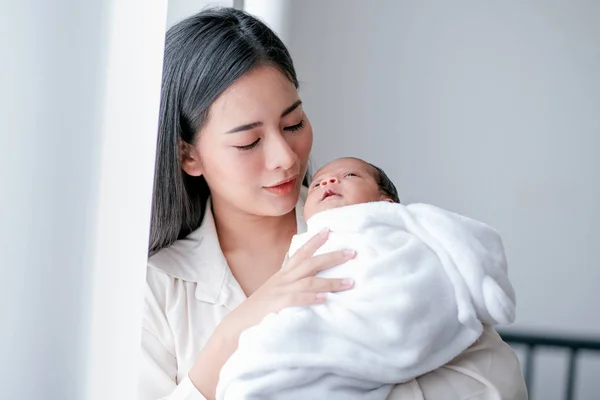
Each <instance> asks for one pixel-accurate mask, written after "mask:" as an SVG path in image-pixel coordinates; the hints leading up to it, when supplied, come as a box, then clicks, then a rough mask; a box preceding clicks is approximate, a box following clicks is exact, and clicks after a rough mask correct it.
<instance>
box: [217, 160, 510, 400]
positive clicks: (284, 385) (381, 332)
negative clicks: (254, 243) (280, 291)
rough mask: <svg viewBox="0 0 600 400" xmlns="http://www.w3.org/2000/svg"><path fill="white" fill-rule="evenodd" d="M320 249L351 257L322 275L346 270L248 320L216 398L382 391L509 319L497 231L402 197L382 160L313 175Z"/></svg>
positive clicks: (310, 207)
mask: <svg viewBox="0 0 600 400" xmlns="http://www.w3.org/2000/svg"><path fill="white" fill-rule="evenodd" d="M304 215H305V218H306V221H307V232H305V233H301V234H298V235H296V236H295V237H294V238H293V240H292V243H291V246H290V251H289V255H290V256H291V255H293V254H294V252H295V251H297V250H298V249H299V248H300V247H301V246H302V245H303V244H304V243H305V242H306V241H307V240H309V239H310V238H311V237H312V236H314V235H315V234H317V233H318V232H319V231H321V230H322V229H325V228H328V229H330V231H331V233H330V235H329V239H328V241H327V242H326V243H325V244H324V245H323V246H322V247H321V248H320V249H319V251H318V252H317V254H321V253H325V252H329V251H333V250H339V249H345V248H351V249H354V250H356V257H355V258H354V259H353V260H350V261H348V262H346V263H344V264H342V265H340V266H337V267H334V268H331V269H329V270H326V271H323V272H321V273H319V276H324V277H332V278H334V277H335V278H347V277H350V278H352V279H354V282H355V284H354V288H353V289H352V290H349V291H345V292H340V293H331V294H329V295H328V300H327V302H326V303H324V304H319V305H316V306H312V307H293V308H287V309H284V310H282V311H280V312H279V313H275V314H271V315H269V316H267V317H265V319H264V320H263V321H262V322H261V323H260V324H258V325H256V326H254V327H252V328H250V329H248V330H246V331H245V332H244V333H243V334H242V335H241V336H240V340H239V346H238V350H237V351H236V352H235V353H234V354H233V355H232V357H231V358H230V359H229V361H228V362H227V363H226V364H225V366H224V367H223V369H222V371H221V376H220V381H219V385H218V387H217V398H218V399H224V400H229V399H231V400H243V399H262V400H265V399H286V400H289V399H292V400H293V399H321V398H327V399H328V400H336V399H340V400H352V399H361V400H371V399H372V400H384V399H386V398H387V396H388V395H389V393H390V391H391V389H392V387H393V385H394V384H398V383H402V382H406V381H409V380H410V379H413V378H415V377H417V376H420V375H422V374H425V373H427V372H429V371H432V370H434V369H436V368H439V367H441V366H443V365H444V364H446V363H447V362H449V361H451V360H452V359H453V358H454V357H456V356H458V355H459V354H460V353H461V352H463V351H464V350H465V349H467V348H468V347H469V346H470V345H471V344H473V343H474V342H475V341H476V340H477V338H478V337H479V336H480V334H481V332H482V329H483V326H482V323H485V324H490V325H497V324H507V323H510V322H512V321H513V320H514V312H515V296H514V291H513V288H512V286H511V284H510V282H509V280H508V275H507V272H506V258H505V255H504V249H503V246H502V242H501V239H500V237H499V236H498V234H497V233H496V231H495V230H493V229H492V228H490V227H488V226H487V225H485V224H482V223H480V222H477V221H474V220H472V219H469V218H466V217H462V216H459V215H457V214H454V213H451V212H448V211H445V210H442V209H439V208H436V207H433V206H430V205H425V204H413V205H408V206H404V205H402V204H400V202H399V199H398V194H397V191H396V188H395V186H394V184H393V183H392V182H391V181H390V180H389V178H388V177H387V175H386V174H385V173H384V172H383V171H382V170H381V169H379V168H377V167H375V166H373V165H371V164H369V163H366V162H364V161H362V160H359V159H355V158H342V159H338V160H335V161H333V162H331V163H329V164H327V165H325V166H324V167H323V168H321V169H320V170H319V171H318V172H317V174H316V175H315V179H314V180H313V182H312V183H311V185H310V187H309V193H308V197H307V199H306V204H305V206H304Z"/></svg>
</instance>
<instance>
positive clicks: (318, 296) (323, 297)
mask: <svg viewBox="0 0 600 400" xmlns="http://www.w3.org/2000/svg"><path fill="white" fill-rule="evenodd" d="M315 297H316V298H317V299H319V300H323V299H325V298H327V293H317V294H316V296H315Z"/></svg>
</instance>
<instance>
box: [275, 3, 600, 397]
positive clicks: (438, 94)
mask: <svg viewBox="0 0 600 400" xmlns="http://www.w3.org/2000/svg"><path fill="white" fill-rule="evenodd" d="M285 1H286V4H287V5H288V6H289V7H290V9H289V11H288V12H289V15H290V18H289V26H288V28H287V29H288V35H289V37H288V38H287V39H286V40H287V43H288V44H289V46H290V49H291V51H292V54H293V56H294V61H295V63H296V67H297V69H298V74H299V78H300V80H301V82H302V87H301V95H302V98H303V100H304V102H305V109H306V110H307V113H308V115H309V118H310V119H311V121H312V123H313V126H314V130H315V145H314V151H313V156H314V163H315V166H316V167H318V166H319V165H321V164H322V163H324V162H325V161H327V160H330V159H332V158H334V157H339V156H345V155H355V156H359V157H363V158H365V159H367V160H369V161H372V162H374V163H376V164H378V165H380V166H381V167H383V168H384V169H385V170H386V171H387V172H389V174H390V176H391V177H392V179H393V180H394V181H395V182H396V184H397V186H398V188H399V191H400V195H401V199H402V200H403V201H405V202H417V201H421V202H429V203H433V204H437V205H440V206H442V207H446V208H449V209H451V210H455V211H457V212H459V213H463V214H466V215H470V216H472V217H474V218H478V219H480V220H483V221H486V222H488V223H490V224H492V225H494V226H495V227H497V228H498V229H499V230H500V232H501V233H502V235H503V237H504V242H505V246H506V251H507V253H508V258H509V262H510V276H511V278H512V281H513V283H514V286H515V288H516V291H517V295H518V320H517V323H516V324H515V325H514V327H513V329H521V328H523V329H534V330H537V331H542V332H559V333H562V332H567V333H575V334H585V335H591V336H594V337H596V338H600V311H599V307H598V306H599V304H600V259H599V257H598V253H597V249H598V243H599V242H600V229H597V227H598V225H599V224H600V157H597V153H598V152H599V151H600V118H599V115H600V24H599V23H598V21H600V2H597V1H594V0H588V1H585V0H577V1H569V2H566V1H559V0H551V1H545V2H541V1H534V0H529V1H523V2H519V3H517V2H500V1H497V2H493V3H489V2H477V1H454V2H443V1H439V2H419V1H398V0H388V1H384V0H378V1H373V2H365V1H357V0H354V1H347V0H343V1H342V0H337V1H333V0H332V1H317V0H304V1H302V2H296V1H290V0H285ZM434 3H435V4H434ZM539 361H541V362H540V363H539V364H538V365H537V367H538V371H537V373H536V377H537V383H538V385H537V386H536V390H537V393H536V394H537V397H535V398H537V399H544V400H552V399H559V398H561V397H560V396H561V391H562V381H561V380H562V377H563V375H562V374H561V373H562V372H563V370H562V368H563V366H564V361H565V360H564V358H562V355H561V354H554V353H552V354H549V355H544V356H540V360H539ZM599 361H600V360H598V357H596V358H593V357H589V358H586V360H584V361H583V362H582V363H581V364H580V365H581V374H580V375H581V376H580V380H581V382H580V385H579V390H580V393H579V395H580V396H581V397H579V398H581V399H591V398H598V397H600V382H599V381H598V379H597V378H595V377H597V376H600V362H599ZM594 376H595V377H594ZM542 386H543V387H542Z"/></svg>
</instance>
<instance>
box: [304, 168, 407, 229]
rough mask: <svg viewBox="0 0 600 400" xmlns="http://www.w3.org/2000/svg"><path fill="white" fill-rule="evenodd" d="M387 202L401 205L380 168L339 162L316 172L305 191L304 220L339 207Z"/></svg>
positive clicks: (391, 185) (391, 184)
mask: <svg viewBox="0 0 600 400" xmlns="http://www.w3.org/2000/svg"><path fill="white" fill-rule="evenodd" d="M373 201H389V202H392V203H400V199H398V191H397V190H396V187H395V186H394V184H393V183H392V181H391V180H390V178H388V177H387V175H386V174H385V172H383V171H382V170H381V169H380V168H377V167H376V166H374V165H372V164H369V163H367V162H365V161H363V160H360V159H358V158H351V157H346V158H338V159H337V160H334V161H332V162H330V163H328V164H326V165H324V166H323V167H322V168H321V169H320V170H318V171H317V173H316V174H315V177H314V179H313V181H312V182H311V184H310V186H309V189H308V197H307V198H306V204H305V205H304V219H305V220H307V221H308V219H309V218H310V217H312V216H313V215H314V214H316V213H318V212H320V211H324V210H328V209H330V208H336V207H341V206H349V205H352V204H360V203H368V202H373Z"/></svg>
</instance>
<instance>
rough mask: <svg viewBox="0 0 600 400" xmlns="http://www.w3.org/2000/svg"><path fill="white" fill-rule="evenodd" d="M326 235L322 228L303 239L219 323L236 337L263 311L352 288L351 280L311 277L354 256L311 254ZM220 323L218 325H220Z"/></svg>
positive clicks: (342, 252)
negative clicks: (300, 245) (275, 268)
mask: <svg viewBox="0 0 600 400" xmlns="http://www.w3.org/2000/svg"><path fill="white" fill-rule="evenodd" d="M328 236H329V231H328V230H325V231H323V232H321V233H319V234H317V235H315V236H314V237H312V238H311V239H310V240H309V241H308V242H306V243H305V244H304V245H303V246H302V247H301V248H300V249H298V251H297V252H296V253H295V254H294V255H293V256H292V257H290V258H289V259H288V260H287V262H286V263H285V265H284V266H283V267H282V268H281V269H280V270H279V271H278V272H276V273H275V274H274V275H273V276H272V277H271V278H269V279H268V280H267V281H266V282H265V283H264V284H263V285H262V286H261V287H260V288H259V289H258V290H257V291H256V292H254V293H253V294H252V295H251V296H250V297H248V299H247V300H246V301H244V303H242V304H241V305H240V306H239V307H237V308H236V309H235V310H234V311H232V313H231V314H229V315H228V316H227V317H226V318H225V320H223V322H222V323H221V324H222V325H223V329H226V330H227V331H229V332H231V333H232V334H233V335H234V336H235V337H236V338H237V337H239V335H240V334H241V333H242V332H243V331H244V330H246V329H247V328H249V327H251V326H253V325H256V324H258V323H259V322H260V321H261V320H262V319H263V318H264V317H265V316H266V315H267V314H269V313H273V312H277V311H280V310H281V309H283V308H286V307H293V306H307V305H313V304H319V303H323V302H325V301H326V298H327V293H331V292H340V291H344V290H348V289H350V288H352V286H353V284H354V283H353V281H352V280H351V279H330V278H321V277H317V276H315V275H316V274H317V273H318V272H319V271H323V270H325V269H328V268H331V267H334V266H336V265H339V264H342V263H344V262H346V261H348V260H350V259H352V258H354V256H355V252H354V251H353V250H340V251H334V252H331V253H326V254H321V255H318V256H313V255H314V253H315V252H316V251H317V250H318V249H319V247H321V246H322V245H323V244H324V243H325V242H326V241H327V238H328ZM220 326H221V325H220Z"/></svg>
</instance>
